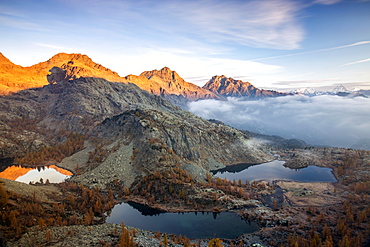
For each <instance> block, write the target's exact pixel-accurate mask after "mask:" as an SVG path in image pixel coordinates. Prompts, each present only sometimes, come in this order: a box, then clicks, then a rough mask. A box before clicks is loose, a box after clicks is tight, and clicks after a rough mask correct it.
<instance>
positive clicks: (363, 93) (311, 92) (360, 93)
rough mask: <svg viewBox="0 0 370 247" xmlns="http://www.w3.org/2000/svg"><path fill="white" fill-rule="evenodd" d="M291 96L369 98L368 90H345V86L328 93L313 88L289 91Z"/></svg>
mask: <svg viewBox="0 0 370 247" xmlns="http://www.w3.org/2000/svg"><path fill="white" fill-rule="evenodd" d="M290 93H291V94H300V95H306V96H320V95H337V96H345V97H365V98H367V97H368V96H370V90H361V89H358V88H354V89H352V90H349V89H347V88H346V87H345V86H343V85H342V84H341V85H338V86H336V87H335V88H334V89H333V90H330V91H320V90H316V89H314V88H309V87H308V88H301V89H298V90H295V91H291V92H290Z"/></svg>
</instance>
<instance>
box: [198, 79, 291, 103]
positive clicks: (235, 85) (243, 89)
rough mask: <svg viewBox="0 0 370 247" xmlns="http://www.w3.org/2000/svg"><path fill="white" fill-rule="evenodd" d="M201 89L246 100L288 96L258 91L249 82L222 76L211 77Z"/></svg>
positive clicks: (269, 91)
mask: <svg viewBox="0 0 370 247" xmlns="http://www.w3.org/2000/svg"><path fill="white" fill-rule="evenodd" d="M203 88H204V89H207V90H209V91H211V92H213V93H215V94H218V95H221V96H224V97H243V98H248V99H258V98H266V97H278V96H286V95H288V94H287V93H281V92H277V91H273V90H263V89H258V88H256V87H255V86H253V85H252V84H250V83H249V82H243V81H241V80H235V79H233V78H227V77H226V76H224V75H222V76H214V77H212V79H211V80H209V81H208V82H207V83H206V85H204V86H203Z"/></svg>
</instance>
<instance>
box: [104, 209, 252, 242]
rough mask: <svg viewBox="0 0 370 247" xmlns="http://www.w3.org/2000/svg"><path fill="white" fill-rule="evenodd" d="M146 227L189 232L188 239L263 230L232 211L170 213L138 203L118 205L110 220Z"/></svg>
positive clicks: (156, 229)
mask: <svg viewBox="0 0 370 247" xmlns="http://www.w3.org/2000/svg"><path fill="white" fill-rule="evenodd" d="M122 221H124V222H125V225H127V226H132V227H136V228H140V229H144V230H151V231H154V232H157V231H160V232H162V233H174V234H178V235H180V234H181V235H185V236H187V237H188V238H214V237H217V238H229V239H232V238H236V237H238V236H240V235H242V234H243V233H251V232H255V231H257V230H258V229H259V226H258V224H256V223H255V222H248V221H245V220H243V219H241V218H240V217H239V216H238V215H237V214H235V213H231V212H222V213H219V214H215V213H201V212H198V213H166V212H161V211H157V210H151V209H150V208H148V207H146V206H144V205H141V204H137V203H131V202H130V203H122V204H118V205H116V206H114V208H113V210H112V213H111V214H110V216H109V217H108V218H107V222H108V223H116V224H120V223H121V222H122Z"/></svg>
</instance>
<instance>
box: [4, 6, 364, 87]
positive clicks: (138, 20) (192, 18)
mask: <svg viewBox="0 0 370 247" xmlns="http://www.w3.org/2000/svg"><path fill="white" fill-rule="evenodd" d="M0 37H1V38H0V47H1V49H0V52H2V53H3V54H4V55H5V56H6V57H8V58H9V59H10V60H11V61H13V62H14V63H16V64H20V65H22V66H30V65H33V64H35V63H38V62H41V61H46V60H47V59H49V58H50V57H51V56H53V55H55V54H56V53H58V52H67V53H82V54H86V55H88V56H90V57H91V58H92V59H93V60H94V61H95V62H98V63H100V64H102V65H104V66H106V67H108V68H110V69H112V70H114V71H116V72H118V73H119V74H120V75H121V76H126V75H128V74H140V73H141V72H143V71H145V70H152V69H160V68H162V67H164V66H168V67H170V68H171V69H172V70H176V71H177V72H178V73H179V75H180V76H182V77H184V78H185V79H186V80H187V81H189V82H193V83H196V84H198V85H200V86H202V85H204V84H205V83H206V82H207V81H208V80H209V79H210V78H211V77H212V76H214V75H226V76H228V77H233V78H236V79H242V80H244V81H250V82H251V83H253V84H254V85H255V86H257V87H261V88H265V89H277V90H281V91H287V90H291V89H298V88H302V87H314V88H323V89H324V88H332V87H335V86H336V85H338V84H343V85H345V86H347V87H348V88H350V89H351V88H353V87H359V88H362V89H370V1H368V0H367V1H366V0H301V1H297V0H294V1H293V0H254V1H250V0H228V1H221V0H198V1H193V0H184V1H183V0H174V1H170V0H162V1H140V0H136V1H119V0H104V1H103V0H91V1H85V0H84V1H82V0H38V1H30V0H12V1H8V0H0Z"/></svg>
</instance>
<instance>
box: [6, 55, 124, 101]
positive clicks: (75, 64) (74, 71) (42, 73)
mask: <svg viewBox="0 0 370 247" xmlns="http://www.w3.org/2000/svg"><path fill="white" fill-rule="evenodd" d="M53 67H58V68H61V69H63V70H65V71H66V74H67V75H68V77H69V78H68V79H75V78H79V77H81V76H86V77H100V78H105V79H107V80H109V81H116V82H125V81H126V80H125V79H124V78H121V77H120V76H119V75H118V74H117V73H116V72H113V71H111V70H110V69H108V68H105V67H104V66H102V65H101V64H97V63H95V62H93V61H92V60H91V58H89V57H88V56H86V55H82V54H66V53H59V54H56V55H55V56H53V57H52V58H50V59H49V60H47V61H45V62H41V63H38V64H35V65H32V66H30V67H22V66H19V65H16V64H14V63H12V62H10V60H9V59H7V58H6V57H5V56H4V55H3V54H0V71H1V73H0V95H1V94H3V95H4V94H5V95H6V94H9V93H12V92H17V91H19V90H23V89H28V88H35V87H42V86H45V85H47V84H48V80H47V78H46V77H47V75H48V74H49V73H50V72H49V70H50V69H52V68H53Z"/></svg>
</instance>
